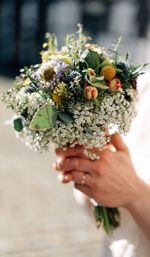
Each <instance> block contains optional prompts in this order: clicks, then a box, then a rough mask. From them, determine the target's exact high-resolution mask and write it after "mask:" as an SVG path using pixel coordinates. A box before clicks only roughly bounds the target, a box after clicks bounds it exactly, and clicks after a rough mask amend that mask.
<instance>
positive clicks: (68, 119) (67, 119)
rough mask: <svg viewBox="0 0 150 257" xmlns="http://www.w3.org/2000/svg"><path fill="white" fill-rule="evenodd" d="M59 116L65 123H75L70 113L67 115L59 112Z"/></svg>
mask: <svg viewBox="0 0 150 257" xmlns="http://www.w3.org/2000/svg"><path fill="white" fill-rule="evenodd" d="M58 116H59V118H60V119H61V120H62V121H64V122H65V123H72V122H73V121H74V119H73V117H72V116H71V115H70V114H69V113H66V112H59V113H58Z"/></svg>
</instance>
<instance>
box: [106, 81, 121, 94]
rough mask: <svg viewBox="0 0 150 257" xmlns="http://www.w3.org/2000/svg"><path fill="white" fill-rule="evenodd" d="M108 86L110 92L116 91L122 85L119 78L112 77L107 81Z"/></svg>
mask: <svg viewBox="0 0 150 257" xmlns="http://www.w3.org/2000/svg"><path fill="white" fill-rule="evenodd" d="M108 86H109V88H110V90H111V91H112V92H116V91H117V90H118V89H119V88H121V87H122V84H121V81H120V79H113V80H111V81H109V83H108Z"/></svg>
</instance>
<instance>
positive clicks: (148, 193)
mask: <svg viewBox="0 0 150 257" xmlns="http://www.w3.org/2000/svg"><path fill="white" fill-rule="evenodd" d="M126 208H127V209H128V211H129V212H130V213H131V215H132V216H133V218H134V219H135V221H136V222H137V224H138V225H139V227H140V228H141V229H142V230H143V232H144V233H145V235H146V236H147V238H148V239H149V240H150V186H149V185H147V184H146V183H144V182H143V181H141V180H140V181H139V186H138V187H137V196H136V197H135V200H134V201H132V202H131V203H130V204H128V205H127V206H126Z"/></svg>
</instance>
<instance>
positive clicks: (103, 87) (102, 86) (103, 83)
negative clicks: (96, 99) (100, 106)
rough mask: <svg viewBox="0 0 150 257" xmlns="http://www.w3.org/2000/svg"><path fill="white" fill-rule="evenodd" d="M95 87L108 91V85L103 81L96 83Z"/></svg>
mask: <svg viewBox="0 0 150 257" xmlns="http://www.w3.org/2000/svg"><path fill="white" fill-rule="evenodd" d="M93 86H94V87H97V88H100V89H104V90H106V89H108V86H107V84H106V83H105V82H102V81H101V82H96V83H94V84H93Z"/></svg>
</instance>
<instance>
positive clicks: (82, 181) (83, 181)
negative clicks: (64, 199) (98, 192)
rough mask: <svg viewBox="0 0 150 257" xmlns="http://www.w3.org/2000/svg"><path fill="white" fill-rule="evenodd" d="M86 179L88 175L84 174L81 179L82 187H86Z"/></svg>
mask: <svg viewBox="0 0 150 257" xmlns="http://www.w3.org/2000/svg"><path fill="white" fill-rule="evenodd" d="M85 179H86V174H85V173H84V174H83V177H82V179H81V185H85Z"/></svg>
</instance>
